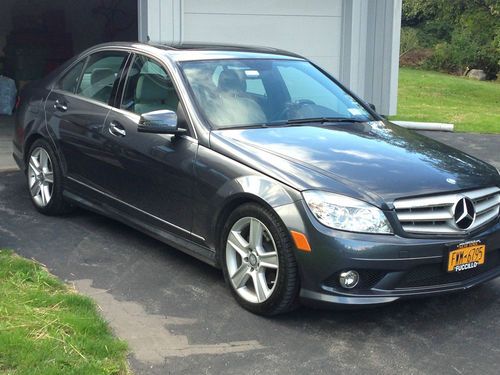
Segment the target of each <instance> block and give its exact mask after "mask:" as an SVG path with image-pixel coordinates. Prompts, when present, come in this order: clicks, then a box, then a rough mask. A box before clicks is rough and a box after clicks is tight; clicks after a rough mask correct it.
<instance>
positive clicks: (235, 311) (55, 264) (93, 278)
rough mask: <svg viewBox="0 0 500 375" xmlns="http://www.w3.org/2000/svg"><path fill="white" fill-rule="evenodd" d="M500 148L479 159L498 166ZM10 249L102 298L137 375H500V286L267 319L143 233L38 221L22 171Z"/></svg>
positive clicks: (98, 223) (6, 199)
mask: <svg viewBox="0 0 500 375" xmlns="http://www.w3.org/2000/svg"><path fill="white" fill-rule="evenodd" d="M456 138H458V137H452V136H451V138H450V139H451V141H450V143H453V140H454V139H456ZM457 142H458V143H459V145H460V142H461V141H460V140H459V141H457ZM477 144H479V145H481V144H484V143H481V142H479V143H477ZM462 145H464V146H463V147H465V146H467V142H463V143H462ZM499 145H500V143H496V144H493V147H491V148H490V150H489V151H487V152H486V150H485V149H481V152H485V153H486V158H489V159H490V160H493V161H495V162H496V163H498V164H500V163H499V162H500V160H499V159H500V154H499V153H498V151H497V150H496V148H497V147H498V146H499ZM498 164H497V165H498ZM0 247H6V248H12V249H14V250H15V251H17V252H18V253H20V254H21V255H23V256H26V257H33V258H35V259H37V260H38V261H40V262H42V263H44V264H46V265H47V266H48V268H49V269H50V270H51V272H53V273H54V274H56V275H57V276H59V277H61V278H63V279H65V280H67V281H68V282H72V283H74V284H75V285H76V286H77V288H78V289H79V290H80V291H82V292H83V293H85V294H88V295H91V296H93V298H95V300H96V301H97V302H98V303H99V304H100V306H101V307H102V309H103V313H104V315H105V316H106V318H107V319H108V320H109V321H110V323H111V325H112V327H113V328H114V329H115V331H116V332H117V334H118V335H119V336H121V337H122V338H124V339H126V340H127V341H128V342H129V343H130V346H131V349H132V355H131V365H132V368H133V369H134V371H135V373H136V374H169V373H176V374H177V373H185V374H200V373H202V374H242V373H246V374H268V373H271V374H272V373H275V374H295V373H307V374H310V373H314V374H316V373H317V374H331V373H346V372H349V373H354V374H356V373H378V374H395V373H408V374H431V373H432V374H436V373H439V374H497V373H498V363H499V358H500V279H497V280H495V281H492V282H490V283H488V284H485V285H483V286H481V287H479V288H476V289H473V290H469V291H467V292H465V293H462V294H458V295H450V296H444V297H436V298H429V299H422V300H414V301H406V302H399V303H396V304H394V305H391V306H387V307H383V308H377V309H371V310H364V311H318V310H312V309H307V308H301V309H299V310H298V311H295V312H294V313H292V314H289V315H286V316H280V317H277V318H273V319H266V318H261V317H258V316H255V315H252V314H250V313H247V312H246V311H244V310H242V309H241V308H240V307H238V306H237V305H236V303H235V302H234V301H233V299H232V297H231V296H230V293H229V291H228V290H227V289H226V287H225V285H224V283H223V279H222V276H221V274H220V273H219V272H218V271H217V270H214V269H213V268H211V267H209V266H207V265H205V264H203V263H201V262H199V261H197V260H195V259H193V258H191V257H189V256H187V255H184V254H183V253H181V252H179V251H177V250H175V249H173V248H170V247H168V246H165V245H163V244H162V243H160V242H157V241H155V240H153V239H151V238H149V237H147V236H145V235H143V234H141V233H139V232H137V231H135V230H132V229H130V228H128V227H126V226H123V225H121V224H119V223H117V222H114V221H112V220H109V219H106V218H104V217H101V216H98V215H95V214H92V213H90V212H86V211H83V210H78V211H76V212H75V213H73V214H71V215H69V216H67V217H64V218H58V217H43V216H42V215H40V214H38V213H36V212H35V210H34V209H33V208H32V206H31V203H30V202H29V198H28V195H27V192H26V189H25V187H24V181H23V177H22V176H21V174H20V173H19V172H3V173H0Z"/></svg>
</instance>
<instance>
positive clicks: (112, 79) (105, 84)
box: [77, 51, 128, 104]
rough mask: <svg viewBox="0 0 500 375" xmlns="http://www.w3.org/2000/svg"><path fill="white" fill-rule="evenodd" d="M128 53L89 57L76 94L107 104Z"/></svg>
mask: <svg viewBox="0 0 500 375" xmlns="http://www.w3.org/2000/svg"><path fill="white" fill-rule="evenodd" d="M127 56H128V53H127V52H120V51H116V52H115V51H109V52H108V51H106V52H98V53H95V54H93V55H92V56H90V57H89V59H88V62H87V65H86V66H85V70H84V72H83V76H82V79H81V81H80V87H79V88H78V91H77V94H78V95H81V96H84V97H86V98H89V99H94V100H97V101H99V102H102V103H106V104H107V103H109V100H110V98H111V94H112V93H113V92H114V90H116V86H117V85H118V81H119V79H120V72H121V69H122V68H123V66H124V65H125V62H126V60H127Z"/></svg>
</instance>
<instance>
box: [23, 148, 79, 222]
mask: <svg viewBox="0 0 500 375" xmlns="http://www.w3.org/2000/svg"><path fill="white" fill-rule="evenodd" d="M26 175H27V176H26V177H27V179H26V180H27V184H28V190H29V193H30V197H31V201H32V202H33V204H34V206H35V207H36V209H37V210H38V211H40V212H41V213H43V214H46V215H59V214H63V213H67V212H69V211H70V210H71V206H70V205H69V204H68V203H67V202H66V201H65V200H64V198H63V195H62V192H63V187H62V172H61V167H60V165H59V162H58V160H57V158H56V155H55V153H54V151H53V149H52V147H51V146H50V144H49V143H48V142H47V141H45V140H44V139H38V140H36V141H35V142H34V143H33V145H32V146H31V148H30V150H29V154H28V159H27V169H26Z"/></svg>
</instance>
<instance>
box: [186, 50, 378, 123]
mask: <svg viewBox="0 0 500 375" xmlns="http://www.w3.org/2000/svg"><path fill="white" fill-rule="evenodd" d="M181 69H182V71H183V73H184V76H185V77H186V79H187V81H188V83H189V85H190V86H191V89H192V91H193V93H194V97H195V101H196V104H197V106H198V108H199V109H200V110H201V113H202V115H203V116H204V117H205V119H206V120H208V121H209V123H210V124H211V125H212V126H213V127H215V128H229V127H245V126H266V125H268V126H269V125H278V124H287V123H288V124H290V123H295V124H297V123H300V120H307V119H309V120H315V119H317V120H318V121H320V122H326V121H331V122H335V121H337V120H338V121H349V120H352V121H372V120H373V118H372V116H371V115H370V114H369V113H368V112H367V111H366V110H365V109H364V108H363V107H362V106H361V105H360V104H359V103H358V102H357V101H356V100H355V99H354V98H353V97H351V96H350V95H348V94H347V93H346V92H344V91H343V90H342V89H341V88H340V87H338V86H337V85H336V84H335V82H333V81H332V80H331V79H330V78H328V77H327V76H326V75H325V74H323V73H322V72H321V71H320V70H318V69H317V68H315V67H314V66H313V65H312V64H311V63H309V62H307V61H302V60H265V59H241V60H209V61H207V60H204V61H189V62H184V63H181Z"/></svg>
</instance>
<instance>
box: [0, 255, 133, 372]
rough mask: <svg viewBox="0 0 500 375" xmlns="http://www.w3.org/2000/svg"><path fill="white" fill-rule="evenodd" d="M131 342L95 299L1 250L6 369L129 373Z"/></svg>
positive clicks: (0, 359) (0, 320)
mask: <svg viewBox="0 0 500 375" xmlns="http://www.w3.org/2000/svg"><path fill="white" fill-rule="evenodd" d="M126 353H127V346H126V344H125V343H124V342H122V341H120V340H118V339H117V338H115V337H113V335H112V334H111V332H110V330H109V328H108V326H107V324H106V322H105V321H104V320H103V319H102V318H101V317H100V316H99V314H98V313H97V309H96V305H95V304H94V302H92V300H90V299H89V298H86V297H83V296H81V295H78V294H76V293H75V292H74V291H72V290H70V289H69V288H68V287H67V286H66V285H64V284H63V283H62V282H61V281H59V280H58V279H56V278H55V277H54V276H52V275H50V274H49V273H48V272H47V271H46V270H45V269H44V268H43V267H42V266H41V265H40V264H38V263H35V262H33V261H29V260H27V259H23V258H21V257H19V256H17V255H15V254H13V253H12V252H9V251H5V250H0V374H2V375H7V374H9V375H10V374H12V375H24V374H26V375H28V374H29V375H42V374H43V375H45V374H47V375H49V374H50V375H52V374H64V375H71V374H82V375H83V374H89V375H90V374H92V375H98V374H117V375H124V374H128V373H129V370H128V367H127V362H126Z"/></svg>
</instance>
